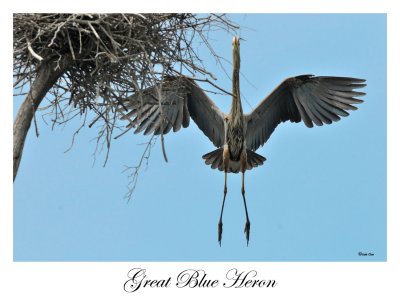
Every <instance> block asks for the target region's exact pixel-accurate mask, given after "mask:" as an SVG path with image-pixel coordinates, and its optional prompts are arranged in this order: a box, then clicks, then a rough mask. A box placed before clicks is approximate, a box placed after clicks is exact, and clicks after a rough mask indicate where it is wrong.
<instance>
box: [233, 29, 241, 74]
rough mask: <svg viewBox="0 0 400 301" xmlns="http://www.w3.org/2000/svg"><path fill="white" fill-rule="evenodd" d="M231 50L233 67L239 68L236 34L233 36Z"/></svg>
mask: <svg viewBox="0 0 400 301" xmlns="http://www.w3.org/2000/svg"><path fill="white" fill-rule="evenodd" d="M232 50H233V68H237V69H239V67H240V42H239V37H238V36H234V37H233V41H232Z"/></svg>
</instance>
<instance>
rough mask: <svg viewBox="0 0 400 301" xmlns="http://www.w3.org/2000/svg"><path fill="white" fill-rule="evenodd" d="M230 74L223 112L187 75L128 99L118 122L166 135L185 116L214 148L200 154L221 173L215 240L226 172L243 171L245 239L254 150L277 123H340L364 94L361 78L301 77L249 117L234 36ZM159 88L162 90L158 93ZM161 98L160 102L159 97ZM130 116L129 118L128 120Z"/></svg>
mask: <svg viewBox="0 0 400 301" xmlns="http://www.w3.org/2000/svg"><path fill="white" fill-rule="evenodd" d="M232 49H233V71H232V105H231V109H230V112H229V113H228V114H224V113H222V112H221V111H220V110H219V108H218V107H217V106H216V105H215V104H214V102H212V100H211V99H210V98H208V96H207V95H206V94H205V93H204V91H203V90H202V89H201V88H200V87H199V86H198V85H197V84H196V83H195V81H194V80H192V79H189V78H187V77H184V76H181V77H174V78H172V79H171V78H169V79H168V80H166V81H164V83H163V85H162V88H160V87H158V86H155V87H152V88H149V89H147V90H145V91H143V92H142V93H141V92H138V93H137V94H135V95H133V96H131V97H129V98H128V100H127V103H126V107H127V108H128V109H130V111H129V113H128V114H126V115H123V117H122V118H124V119H128V120H129V121H130V124H129V127H134V128H136V130H135V133H138V132H141V131H144V133H145V134H150V133H154V134H155V135H158V134H161V133H163V134H167V133H168V132H169V131H170V130H171V129H173V131H178V130H179V129H180V128H181V127H187V126H188V125H189V120H190V118H191V119H193V120H194V121H195V123H196V124H197V125H198V127H199V128H200V130H202V131H203V133H204V134H205V135H206V136H207V137H208V138H209V139H210V140H211V142H212V143H213V144H214V145H215V146H216V147H217V149H216V150H214V151H212V152H210V153H207V154H205V155H204V156H203V158H204V159H205V163H206V164H208V165H211V168H213V169H216V168H218V170H220V171H223V172H224V175H225V176H224V179H225V182H224V198H223V202H222V208H221V214H220V220H219V224H218V241H219V242H220V243H221V238H222V214H223V210H224V204H225V198H226V194H227V184H226V183H227V173H229V172H233V173H238V172H241V173H242V197H243V203H244V207H245V211H246V225H245V234H246V239H247V243H248V242H249V236H250V221H249V216H248V212H247V205H246V198H245V189H244V176H245V172H246V170H250V169H252V168H254V167H257V166H260V165H262V164H263V162H264V161H265V160H266V159H265V158H264V157H263V156H261V155H259V154H257V153H256V152H255V151H256V150H257V149H258V148H259V147H261V146H262V145H264V143H265V142H267V140H268V139H269V138H270V136H271V134H272V133H273V132H274V130H275V128H276V127H277V126H278V125H279V124H280V123H282V122H285V121H291V122H296V123H297V122H300V121H303V122H304V123H305V125H306V126H307V127H313V125H314V124H315V125H318V126H321V125H323V124H330V123H332V122H333V121H339V120H340V116H342V117H345V116H348V115H349V113H348V112H347V111H349V110H356V109H357V107H355V106H353V104H359V103H361V102H362V100H360V99H357V98H356V97H357V96H362V95H365V93H363V92H358V91H354V90H355V89H359V88H362V87H364V86H365V84H364V81H365V80H363V79H357V78H351V77H332V76H320V77H314V76H313V75H300V76H296V77H292V78H288V79H286V80H284V81H283V82H282V83H281V84H280V85H279V86H278V87H277V88H276V89H275V90H274V91H272V93H270V94H269V95H268V96H267V97H265V98H264V99H263V100H262V101H261V102H260V103H259V104H258V105H257V107H256V108H255V109H254V110H253V111H252V112H251V113H250V114H243V109H242V104H241V100H240V82H239V70H240V53H239V52H240V45H239V39H238V37H234V39H233V43H232ZM160 89H161V91H160ZM160 95H161V99H159V97H160ZM132 117H133V119H132Z"/></svg>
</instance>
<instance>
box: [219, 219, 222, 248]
mask: <svg viewBox="0 0 400 301" xmlns="http://www.w3.org/2000/svg"><path fill="white" fill-rule="evenodd" d="M221 240H222V221H221V220H220V221H219V223H218V242H219V246H221Z"/></svg>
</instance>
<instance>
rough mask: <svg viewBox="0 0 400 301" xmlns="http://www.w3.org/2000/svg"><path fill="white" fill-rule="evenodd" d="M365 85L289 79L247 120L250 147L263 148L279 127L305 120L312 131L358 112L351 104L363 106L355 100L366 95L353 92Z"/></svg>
mask: <svg viewBox="0 0 400 301" xmlns="http://www.w3.org/2000/svg"><path fill="white" fill-rule="evenodd" d="M364 82H365V80H364V79H358V78H350V77H332V76H318V77H314V76H313V75H300V76H296V77H291V78H288V79H286V80H285V81H283V82H282V83H281V84H280V85H279V86H278V87H277V88H276V89H275V90H274V91H273V92H272V93H271V94H270V95H268V96H267V97H266V98H265V99H264V100H263V101H261V102H260V104H259V105H258V106H257V107H256V108H255V109H254V110H253V112H251V113H250V114H248V115H246V116H245V121H246V122H247V132H246V143H247V147H248V148H250V149H251V150H256V149H258V148H259V147H260V146H262V145H264V143H265V142H267V140H268V138H269V137H270V136H271V134H272V133H273V131H274V130H275V128H276V127H277V126H278V124H279V123H281V122H285V121H287V120H290V121H291V122H300V121H301V120H303V122H304V123H305V125H306V126H307V127H313V124H316V125H318V126H321V125H323V124H324V123H326V124H330V123H332V121H338V120H340V116H342V117H345V116H348V115H349V113H348V112H347V111H348V110H356V109H357V107H355V106H353V105H352V104H358V103H362V102H363V101H362V100H360V99H357V98H355V97H358V96H363V95H365V93H363V92H358V91H354V89H359V88H362V87H365V86H366V84H364Z"/></svg>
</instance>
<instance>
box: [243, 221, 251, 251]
mask: <svg viewBox="0 0 400 301" xmlns="http://www.w3.org/2000/svg"><path fill="white" fill-rule="evenodd" d="M244 233H245V234H246V240H247V246H249V239H250V221H249V220H247V221H246V225H245V226H244Z"/></svg>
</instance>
